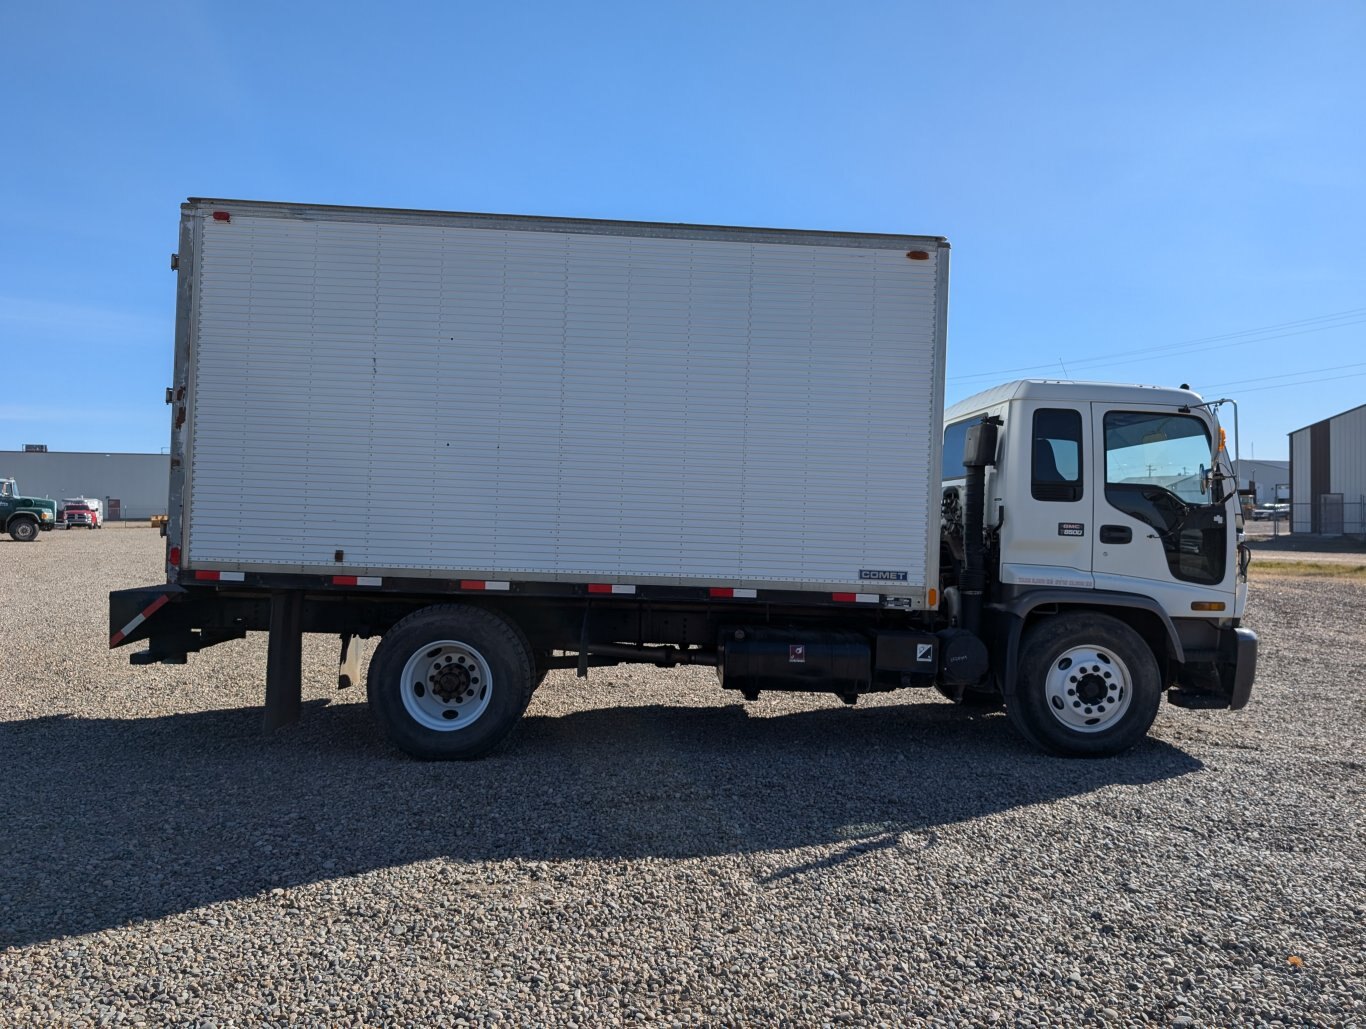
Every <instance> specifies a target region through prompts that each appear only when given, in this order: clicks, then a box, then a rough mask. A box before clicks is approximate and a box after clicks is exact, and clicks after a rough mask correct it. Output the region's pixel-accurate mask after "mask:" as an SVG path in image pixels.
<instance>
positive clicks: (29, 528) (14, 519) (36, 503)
mask: <svg viewBox="0 0 1366 1029" xmlns="http://www.w3.org/2000/svg"><path fill="white" fill-rule="evenodd" d="M56 524H57V502H56V501H55V500H47V499H45V498H38V497H25V496H22V495H21V494H20V493H19V485H18V484H17V483H16V482H15V481H14V480H13V479H0V532H8V533H9V534H10V538H11V539H13V540H15V541H17V542H19V543H32V542H33V541H35V540H36V539H37V538H38V534H39V533H40V532H48V531H50V530H51V529H52V528H53V527H54V526H55V525H56Z"/></svg>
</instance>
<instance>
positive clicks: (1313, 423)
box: [1286, 404, 1366, 436]
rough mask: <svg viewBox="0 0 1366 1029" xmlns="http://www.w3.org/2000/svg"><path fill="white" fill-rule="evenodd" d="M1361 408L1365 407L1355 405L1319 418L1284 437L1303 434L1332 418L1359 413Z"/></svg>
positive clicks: (1364, 405)
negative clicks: (1354, 412) (1306, 430)
mask: <svg viewBox="0 0 1366 1029" xmlns="http://www.w3.org/2000/svg"><path fill="white" fill-rule="evenodd" d="M1363 407H1366V404H1357V406H1356V407H1349V408H1348V409H1347V410H1345V411H1339V412H1338V413H1337V414H1330V415H1329V416H1328V417H1327V418H1320V419H1319V420H1318V421H1316V422H1310V423H1309V424H1308V425H1301V426H1300V427H1299V428H1298V429H1291V430H1290V431H1289V432H1287V433H1286V435H1287V436H1293V435H1295V433H1297V432H1303V431H1304V430H1305V429H1312V428H1313V427H1314V426H1315V425H1322V424H1323V423H1324V422H1331V421H1332V420H1333V419H1334V418H1341V417H1342V416H1343V415H1345V414H1351V413H1352V412H1353V411H1360V410H1361V409H1362V408H1363Z"/></svg>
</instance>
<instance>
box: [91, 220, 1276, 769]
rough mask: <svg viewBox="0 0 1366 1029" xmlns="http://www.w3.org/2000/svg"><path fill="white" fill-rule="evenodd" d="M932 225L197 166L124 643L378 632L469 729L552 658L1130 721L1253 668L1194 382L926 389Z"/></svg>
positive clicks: (126, 602)
mask: <svg viewBox="0 0 1366 1029" xmlns="http://www.w3.org/2000/svg"><path fill="white" fill-rule="evenodd" d="M948 257H949V247H948V244H947V242H945V240H943V239H942V238H940V237H929V236H906V235H874V234H859V233H833V232H808V231H789V230H773V229H750V228H733V227H717V226H704V225H670V224H647V223H633V222H606V221H585V220H573V219H557V218H534V217H515V216H500V215H480V214H461V213H444V212H431V211H399V210H378V209H369V208H341V207H326V206H318V205H303V204H276V203H261V202H253V201H240V200H210V199H191V200H190V201H189V202H188V203H186V204H185V205H183V207H182V213H181V229H180V248H179V251H178V254H177V255H176V257H175V258H173V261H172V265H173V267H175V268H176V269H177V271H178V276H179V278H178V290H177V314H176V337H175V372H174V384H173V385H172V386H171V387H170V388H169V389H168V390H167V401H168V403H169V404H171V407H172V428H171V489H170V498H169V505H168V511H169V524H168V526H167V553H166V579H167V581H166V582H165V583H163V584H158V585H155V586H149V587H146V588H140V589H131V590H120V591H117V592H115V593H114V594H112V595H111V598H110V632H111V637H110V645H111V646H121V645H125V644H129V643H133V642H137V641H146V643H147V646H146V649H144V650H141V651H139V652H137V653H134V654H133V655H132V660H133V662H134V663H137V664H146V663H152V662H183V661H185V660H186V658H187V655H188V654H190V653H192V652H195V651H198V650H202V649H204V648H205V647H209V646H213V645H215V644H217V643H221V642H223V641H225V640H229V639H236V638H240V637H242V636H244V635H245V634H246V633H247V632H249V631H258V630H264V631H268V632H269V634H270V637H269V648H268V658H267V669H266V723H267V727H275V726H278V725H281V724H286V723H288V722H290V721H293V720H294V719H295V718H297V717H298V711H299V695H300V686H299V680H300V653H301V641H302V634H303V633H305V632H322V633H330V634H334V635H336V636H338V637H339V638H340V640H341V659H340V670H339V682H341V683H342V684H346V683H349V682H352V681H355V680H356V679H357V677H358V670H359V643H358V641H359V640H362V639H367V638H372V637H379V638H380V642H379V645H378V648H377V649H376V650H375V652H374V654H373V657H372V660H371V662H370V667H369V674H368V678H367V688H368V694H369V701H370V705H371V707H372V709H373V711H374V713H375V715H376V716H377V718H378V720H379V722H380V723H381V724H382V725H383V727H384V729H385V730H386V731H387V733H388V734H389V736H390V737H391V739H392V740H393V742H394V743H395V744H396V745H397V746H399V747H400V748H402V749H403V750H405V751H407V752H408V753H410V754H412V755H414V756H417V757H422V758H468V757H476V756H479V755H481V754H484V753H486V752H488V751H489V750H490V749H491V748H493V747H495V746H497V745H498V744H499V743H500V742H502V741H503V740H504V739H505V738H506V737H507V735H508V734H509V732H510V731H511V730H512V728H513V727H514V726H515V724H516V722H517V721H518V719H519V718H520V717H521V714H522V712H523V711H524V710H525V708H526V705H527V703H528V702H529V700H530V698H531V695H532V692H533V690H535V689H536V687H537V686H538V685H539V683H540V682H541V680H542V679H543V678H544V676H545V674H546V672H547V671H548V670H549V669H551V668H568V667H572V668H577V670H578V672H579V674H581V675H586V674H588V672H589V670H590V669H592V668H593V667H595V666H599V665H604V664H619V663H623V662H643V663H650V664H655V665H659V666H663V667H670V666H674V665H679V664H706V665H712V666H715V668H716V670H717V674H718V678H719V680H720V685H721V686H722V687H723V688H725V689H728V690H735V691H738V692H739V693H740V694H741V695H742V696H744V697H745V698H746V699H750V700H753V699H755V698H757V697H758V696H759V695H760V693H761V692H763V691H766V690H805V691H817V692H824V693H829V694H833V695H834V696H837V697H839V698H840V699H842V700H844V701H845V702H847V703H851V704H852V703H854V702H856V701H857V699H858V697H859V696H860V695H862V694H865V693H870V692H882V691H887V690H893V689H900V688H903V687H933V688H936V689H938V690H939V691H940V692H942V693H944V694H945V695H947V696H949V697H950V698H951V699H952V700H954V701H956V702H958V703H961V704H965V705H1004V707H1005V708H1006V710H1007V712H1008V713H1009V715H1010V717H1011V719H1012V721H1013V722H1014V724H1015V725H1016V727H1017V728H1018V729H1019V730H1020V731H1021V732H1022V733H1023V735H1025V736H1026V737H1027V738H1029V739H1030V740H1032V741H1033V742H1035V743H1036V744H1038V745H1040V746H1042V747H1044V748H1046V749H1049V750H1052V751H1055V752H1059V753H1065V754H1087V755H1094V754H1111V753H1115V752H1117V751H1119V750H1122V749H1124V748H1126V747H1128V746H1131V745H1132V744H1133V743H1135V742H1136V741H1137V740H1139V739H1140V738H1142V736H1143V735H1144V734H1145V733H1146V732H1147V730H1148V728H1149V726H1150V725H1151V723H1152V721H1153V718H1154V717H1155V715H1156V711H1157V707H1158V704H1159V702H1160V700H1161V698H1162V696H1163V695H1164V693H1165V695H1166V696H1167V698H1168V699H1169V700H1170V701H1172V702H1174V703H1177V704H1181V705H1184V706H1199V707H1226V708H1230V707H1231V708H1235V709H1236V708H1239V707H1242V706H1243V705H1244V704H1246V703H1247V700H1248V697H1249V695H1250V691H1251V687H1252V679H1253V674H1254V668H1255V657H1256V637H1255V635H1254V634H1253V633H1252V632H1251V631H1250V630H1248V629H1246V628H1244V627H1242V626H1241V625H1240V620H1241V617H1242V614H1243V608H1244V604H1245V602H1246V560H1247V552H1246V551H1245V550H1243V549H1240V544H1239V542H1238V538H1237V536H1238V533H1237V525H1236V519H1237V516H1238V506H1237V498H1236V496H1235V495H1234V494H1235V492H1236V491H1235V489H1234V486H1235V483H1236V478H1235V477H1234V476H1233V470H1232V467H1231V463H1230V461H1229V458H1228V454H1227V452H1226V450H1225V448H1224V446H1223V436H1222V433H1221V430H1220V429H1219V426H1218V422H1217V420H1216V417H1215V406H1216V405H1215V404H1211V403H1207V402H1205V401H1204V400H1202V399H1201V398H1200V397H1199V396H1197V395H1196V394H1194V393H1192V392H1190V391H1189V390H1185V389H1180V390H1173V389H1155V388H1148V387H1137V386H1119V385H1104V384H1091V383H1070V382H1045V381H1029V382H1018V383H1011V384H1008V385H1006V386H1002V387H1000V388H998V389H996V390H993V391H988V392H987V393H984V394H980V395H979V396H977V397H974V398H972V399H971V400H968V401H965V402H963V403H961V404H959V405H957V406H956V407H954V408H953V409H952V410H950V411H949V412H947V415H946V414H945V412H944V410H943V390H944V355H945V330H946V324H945V322H946V311H947V301H948V280H947V276H948Z"/></svg>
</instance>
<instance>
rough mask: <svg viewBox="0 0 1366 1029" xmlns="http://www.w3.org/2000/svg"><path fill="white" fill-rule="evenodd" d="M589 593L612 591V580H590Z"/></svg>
mask: <svg viewBox="0 0 1366 1029" xmlns="http://www.w3.org/2000/svg"><path fill="white" fill-rule="evenodd" d="M588 592H589V593H611V592H612V584H611V583H610V582H590V583H589V584H588Z"/></svg>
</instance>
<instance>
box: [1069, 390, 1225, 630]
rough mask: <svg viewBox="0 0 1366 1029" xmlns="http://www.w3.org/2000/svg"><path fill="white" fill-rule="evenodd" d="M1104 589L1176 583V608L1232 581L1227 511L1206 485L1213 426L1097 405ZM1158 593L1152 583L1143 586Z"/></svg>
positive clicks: (1162, 411)
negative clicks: (1141, 583)
mask: <svg viewBox="0 0 1366 1029" xmlns="http://www.w3.org/2000/svg"><path fill="white" fill-rule="evenodd" d="M1091 422H1092V432H1093V438H1092V447H1091V452H1092V454H1093V455H1094V456H1093V468H1092V472H1093V480H1094V481H1095V483H1096V484H1097V489H1096V490H1095V534H1094V536H1093V538H1092V543H1091V547H1092V555H1093V556H1092V566H1093V568H1094V572H1095V581H1096V588H1097V589H1114V590H1121V591H1124V590H1129V591H1131V590H1132V589H1133V587H1132V586H1126V583H1131V582H1132V581H1133V580H1143V581H1144V582H1145V583H1149V584H1151V583H1154V582H1157V583H1165V584H1169V585H1170V586H1171V590H1169V591H1167V592H1170V593H1171V594H1172V597H1171V600H1172V607H1171V608H1170V609H1172V610H1180V609H1181V608H1182V606H1183V605H1182V604H1181V600H1180V597H1181V595H1182V594H1184V593H1188V592H1190V591H1192V590H1195V591H1198V592H1199V593H1202V594H1203V593H1208V591H1209V589H1210V588H1211V587H1213V588H1219V587H1221V586H1222V584H1224V583H1225V581H1226V580H1228V579H1229V569H1228V567H1227V564H1228V562H1227V554H1228V549H1229V548H1228V532H1229V525H1228V509H1227V505H1212V504H1210V502H1209V501H1210V499H1211V498H1210V497H1209V496H1208V495H1207V494H1206V493H1205V491H1204V490H1203V489H1202V486H1203V476H1204V473H1205V471H1206V470H1207V469H1208V468H1209V467H1210V465H1211V464H1212V463H1213V461H1212V454H1213V448H1212V432H1211V427H1210V425H1209V423H1208V422H1207V421H1206V420H1205V419H1204V418H1202V417H1200V416H1199V415H1198V414H1195V413H1194V412H1186V411H1179V410H1177V409H1175V408H1172V407H1165V406H1156V405H1142V404H1126V405H1123V406H1114V405H1107V404H1100V403H1094V404H1092V405H1091ZM1144 588H1145V590H1146V591H1147V592H1152V591H1153V588H1152V587H1151V585H1149V586H1146V587H1144Z"/></svg>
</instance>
